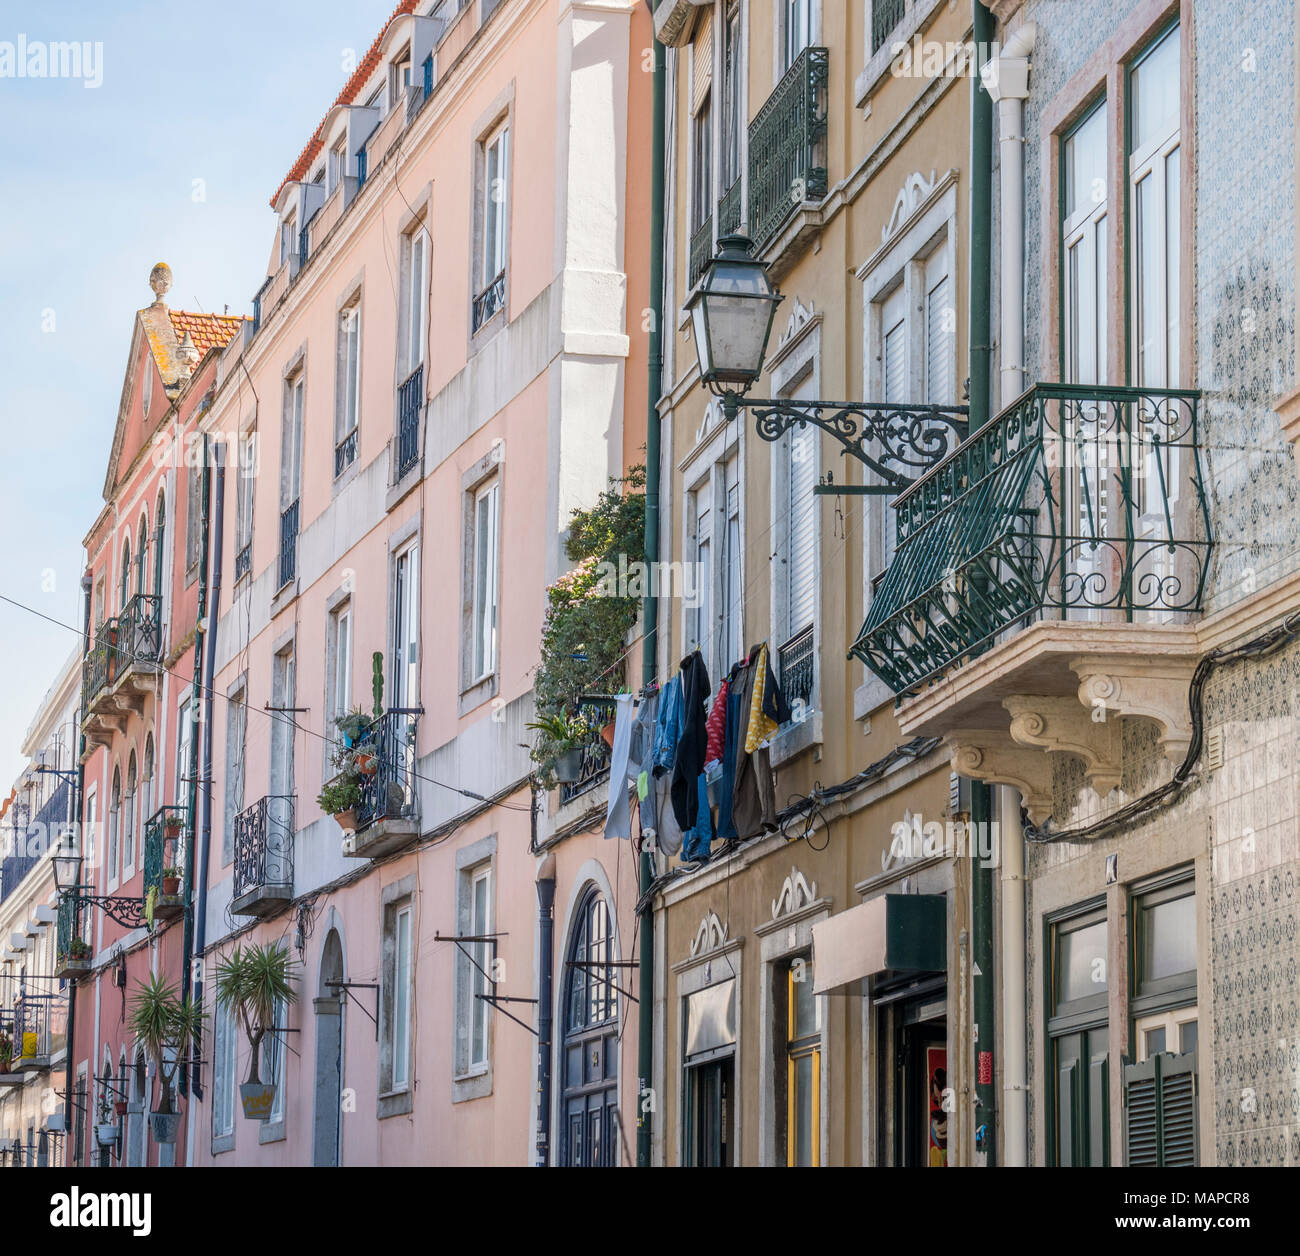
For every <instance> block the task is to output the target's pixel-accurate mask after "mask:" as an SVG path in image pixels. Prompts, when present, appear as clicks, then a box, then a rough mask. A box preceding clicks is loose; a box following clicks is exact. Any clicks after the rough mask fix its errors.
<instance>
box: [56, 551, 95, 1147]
mask: <svg viewBox="0 0 1300 1256" xmlns="http://www.w3.org/2000/svg"><path fill="white" fill-rule="evenodd" d="M90 599H91V580H90V573H89V572H87V573H86V574H85V575H83V576H82V577H81V667H82V675H83V676H84V675H85V668H86V656H87V655H88V654H89V653H90ZM81 699H82V700H81V703H80V705H79V706H78V707H77V728H78V729H79V730H80V734H79V737H78V741H77V775H76V778H75V780H76V783H75V784H74V785H73V787H72V818H73V819H74V820H75V821H76V824H77V833H76V842H77V851H78V853H81V854H84V853H85V849H86V817H85V816H84V815H82V812H81V809H82V803H83V800H84V799H85V797H86V730H85V728H84V720H85V718H86V711H85V699H86V691H85V689H84V688H83V689H82V691H81ZM77 868H78V870H80V868H81V865H80V864H78V865H77ZM77 881H78V882H80V881H81V874H80V871H78V874H77ZM80 916H81V912H80V910H79V909H76V908H74V910H73V914H72V924H73V934H74V936H75V935H76V926H77V925H78V924H79V923H80ZM76 1033H77V983H76V982H75V981H70V982H68V1035H67V1047H66V1048H65V1049H64V1058H63V1140H64V1141H63V1145H64V1147H65V1148H68V1149H71V1148H72V1147H74V1146H75V1145H76V1143H75V1141H74V1136H73V1131H74V1130H75V1129H76V1124H75V1122H77V1121H78V1120H80V1119H81V1116H80V1113H78V1112H76V1111H74V1110H73V1106H72V1086H73V1069H74V1068H75V1066H76V1047H75V1045H74V1044H75V1039H76ZM63 1163H64V1165H65V1167H66V1166H67V1164H68V1155H67V1152H66V1151H65V1152H64V1156H63Z"/></svg>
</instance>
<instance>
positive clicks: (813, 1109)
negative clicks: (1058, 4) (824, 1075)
mask: <svg viewBox="0 0 1300 1256" xmlns="http://www.w3.org/2000/svg"><path fill="white" fill-rule="evenodd" d="M774 974H775V976H776V978H777V980H778V981H779V982H780V983H781V984H783V985H784V990H783V991H782V992H781V994H782V997H781V998H780V999H779V1000H778V1002H777V1008H778V1012H777V1026H776V1029H777V1036H778V1042H779V1043H780V1044H781V1046H782V1048H783V1050H782V1051H781V1052H780V1053H779V1059H778V1072H779V1073H781V1074H783V1076H778V1078H777V1081H778V1097H779V1096H780V1094H781V1092H782V1091H783V1092H784V1096H785V1113H784V1116H785V1122H784V1125H785V1128H784V1131H783V1133H784V1139H785V1162H786V1164H787V1165H789V1166H791V1167H799V1168H808V1167H812V1168H815V1167H816V1166H817V1165H818V1164H820V1163H821V1042H822V1031H821V1001H820V1000H819V999H818V998H817V997H816V996H815V995H814V994H813V976H812V960H811V959H810V958H809V957H808V956H806V955H805V956H802V957H801V956H796V957H794V958H793V959H791V960H790V961H789V962H787V963H782V964H779V965H777V966H776V968H775V969H774ZM779 1120H780V1108H779V1106H778V1121H779Z"/></svg>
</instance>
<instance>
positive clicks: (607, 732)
mask: <svg viewBox="0 0 1300 1256" xmlns="http://www.w3.org/2000/svg"><path fill="white" fill-rule="evenodd" d="M614 728H615V723H614V721H613V720H610V722H609V723H608V724H606V725H605V727H604V728H602V729H601V730H600V739H601V741H603V742H604V743H605V745H607V746H608V747H609V748H610V749H611V750H613V749H614Z"/></svg>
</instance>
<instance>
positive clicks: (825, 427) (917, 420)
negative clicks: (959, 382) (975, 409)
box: [729, 397, 970, 493]
mask: <svg viewBox="0 0 1300 1256" xmlns="http://www.w3.org/2000/svg"><path fill="white" fill-rule="evenodd" d="M734 405H735V406H736V407H742V406H743V407H744V408H745V409H746V410H752V411H753V413H754V418H755V420H756V422H755V428H756V430H757V432H758V435H759V437H760V438H761V439H762V440H765V441H776V440H779V439H780V438H781V437H782V436H783V435H784V434H785V433H786V432H787V431H789V429H790V428H792V427H793V426H794V425H795V424H796V423H797V424H800V425H803V424H805V423H811V424H812V426H813V427H816V428H820V429H821V430H822V431H823V432H825V433H826V434H827V435H828V436H833V437H834V438H835V439H836V440H837V441H839V443H840V444H841V445H843V446H844V448H843V451H842V452H843V453H845V454H851V455H852V456H853V457H854V458H856V459H857V460H858V461H859V462H861V463H862V464H863V465H864V466H866V467H868V468H869V469H870V470H872V471H874V472H875V473H876V475H877V476H878V477H879V478H880V479H881V481H882V482H883V483H882V486H881V487H883V489H884V490H885V492H886V493H901V492H902V491H903V490H904V489H907V488H910V487H911V486H912V485H913V484H914V483H915V482H916V481H917V480H919V479H920V478H921V477H922V476H923V475H925V474H926V472H928V471H930V470H932V469H933V468H934V467H936V466H938V465H939V463H940V462H942V461H943V460H944V459H945V458H946V457H947V456H948V455H949V454H950V453H952V451H953V450H954V449H956V447H957V446H958V445H959V444H960V443H961V442H962V441H963V440H964V439H965V437H966V425H967V418H968V416H969V414H970V408H969V407H968V406H930V405H909V404H905V403H902V402H896V401H794V400H790V399H789V398H785V397H775V398H758V397H736V398H735V401H734ZM729 408H730V407H729Z"/></svg>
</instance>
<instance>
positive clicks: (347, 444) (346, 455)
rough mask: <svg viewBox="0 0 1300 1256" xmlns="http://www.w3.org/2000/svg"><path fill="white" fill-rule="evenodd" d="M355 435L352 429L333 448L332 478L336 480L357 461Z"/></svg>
mask: <svg viewBox="0 0 1300 1256" xmlns="http://www.w3.org/2000/svg"><path fill="white" fill-rule="evenodd" d="M357 435H358V431H357V429H356V428H355V427H354V428H353V429H352V430H351V431H350V432H349V433H348V434H347V435H346V436H345V437H344V438H343V439H342V440H341V441H339V443H338V444H337V445H335V446H334V478H335V479H336V480H337V479H338V478H339V476H341V475H342V474H343V472H344V471H346V470H347V469H348V468H349V467H350V466H351V465H352V464H353V463H354V462H355V461H356V460H357Z"/></svg>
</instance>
